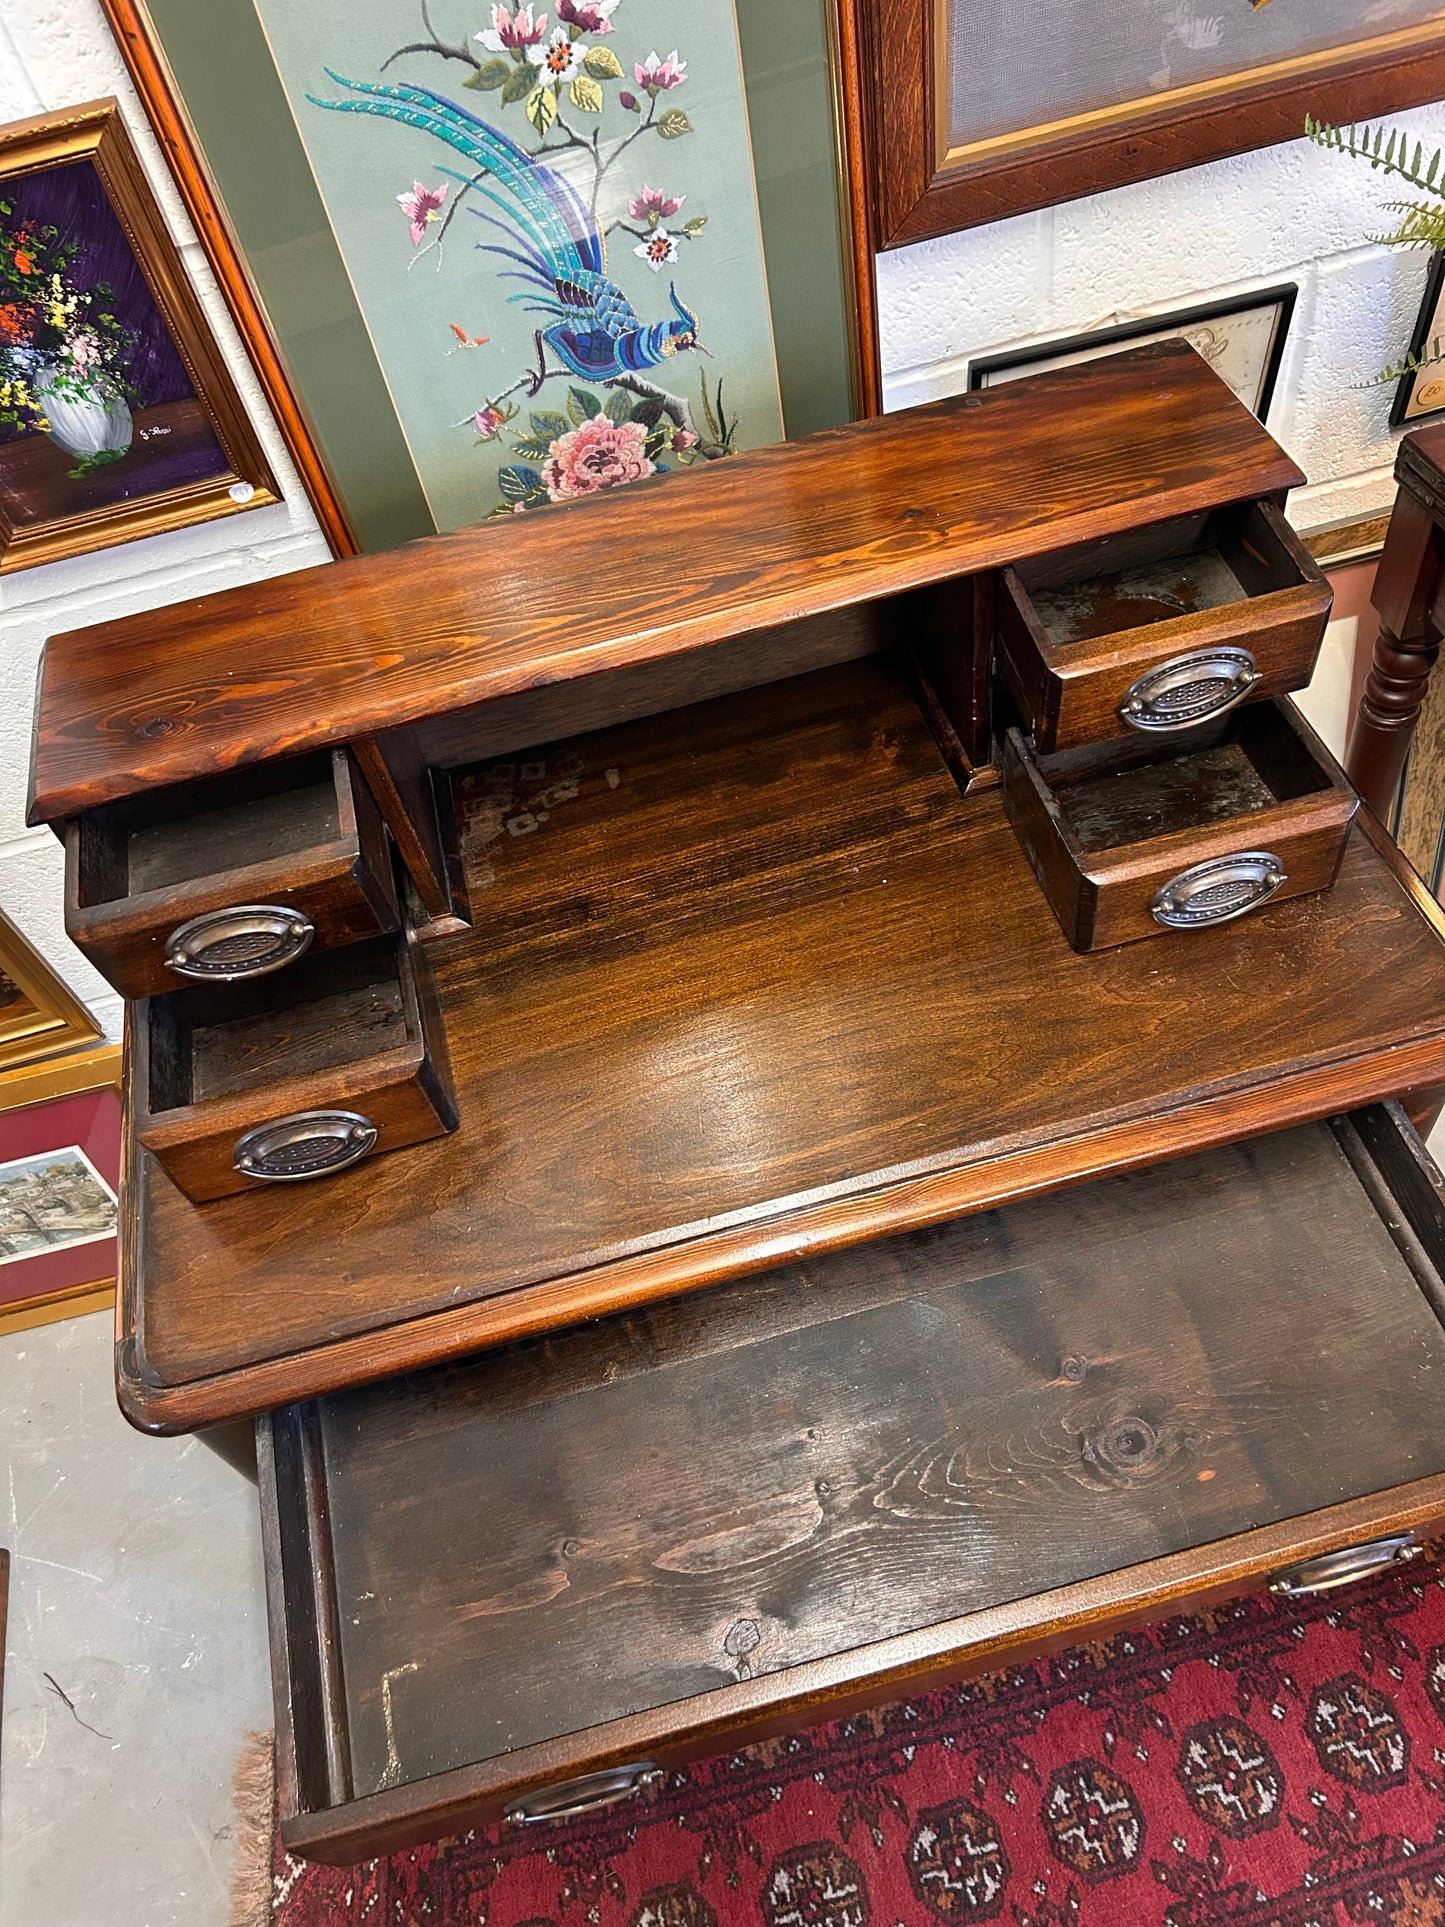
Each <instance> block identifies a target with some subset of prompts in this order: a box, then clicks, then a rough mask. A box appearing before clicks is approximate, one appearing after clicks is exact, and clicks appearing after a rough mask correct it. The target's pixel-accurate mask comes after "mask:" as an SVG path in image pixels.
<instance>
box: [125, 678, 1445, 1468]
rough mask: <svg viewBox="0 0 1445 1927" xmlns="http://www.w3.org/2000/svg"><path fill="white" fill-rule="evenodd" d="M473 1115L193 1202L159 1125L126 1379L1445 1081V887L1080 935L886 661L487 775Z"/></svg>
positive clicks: (133, 1292)
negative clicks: (309, 1174) (1433, 892)
mask: <svg viewBox="0 0 1445 1927" xmlns="http://www.w3.org/2000/svg"><path fill="white" fill-rule="evenodd" d="M457 801H458V813H459V819H460V823H461V828H462V851H463V860H464V861H465V863H466V864H467V866H468V870H469V882H470V886H471V894H472V903H473V907H474V910H475V912H476V927H475V929H473V930H469V931H466V932H464V933H462V934H461V935H459V936H456V937H447V938H444V939H442V940H440V941H439V942H436V943H434V944H432V945H430V946H429V947H428V954H429V955H430V957H431V958H432V960H433V963H434V965H435V970H436V978H437V984H438V989H439V992H440V996H441V1001H442V1007H443V1010H444V1013H445V1018H446V1024H447V1030H448V1035H449V1039H450V1047H451V1056H452V1062H453V1066H454V1070H455V1074H456V1084H457V1097H458V1105H459V1110H460V1114H461V1120H462V1121H461V1126H460V1128H459V1129H458V1130H457V1131H456V1132H455V1133H454V1134H453V1135H452V1136H450V1137H447V1138H443V1139H437V1140H434V1141H432V1142H430V1143H426V1144H421V1145H417V1146H414V1147H412V1148H410V1149H407V1150H398V1151H394V1152H391V1153H390V1154H389V1155H387V1156H385V1157H379V1158H375V1159H371V1160H367V1161H365V1162H363V1163H362V1164H360V1165H358V1166H356V1167H355V1169H354V1170H351V1171H348V1172H345V1173H342V1174H340V1175H338V1176H336V1177H333V1178H328V1179H326V1180H324V1181H322V1182H319V1183H317V1184H313V1185H300V1186H290V1185H286V1186H278V1187H276V1188H275V1189H272V1190H267V1191H253V1192H248V1193H245V1194H243V1195H241V1196H238V1197H233V1198H224V1199H220V1200H218V1201H216V1202H214V1203H211V1204H207V1205H203V1206H199V1207H198V1206H196V1205H193V1204H191V1203H190V1202H189V1201H188V1200H187V1199H186V1198H185V1197H183V1196H182V1195H181V1193H180V1192H179V1191H178V1190H176V1188H175V1187H174V1185H173V1184H172V1183H171V1182H170V1180H169V1179H168V1178H167V1177H166V1175H165V1173H164V1171H163V1170H162V1169H161V1168H160V1166H159V1165H158V1164H156V1163H155V1162H154V1161H153V1160H152V1159H151V1158H150V1157H149V1156H148V1155H146V1154H145V1153H142V1152H140V1151H139V1150H138V1149H135V1148H134V1147H133V1153H132V1155H133V1164H132V1168H131V1171H130V1172H129V1174H128V1179H127V1183H128V1193H127V1195H128V1196H129V1197H130V1198H131V1199H132V1200H133V1206H134V1208H133V1209H132V1210H130V1211H129V1212H128V1213H127V1219H128V1223H127V1227H126V1242H125V1245H124V1248H123V1254H122V1342H121V1353H120V1361H119V1362H120V1380H121V1389H122V1398H123V1402H124V1403H125V1405H126V1408H127V1411H128V1412H129V1414H130V1415H131V1416H132V1418H133V1419H134V1420H135V1421H136V1422H137V1423H138V1424H141V1425H143V1426H147V1427H154V1428H156V1429H163V1430H172V1429H186V1428H187V1427H190V1426H193V1425H199V1424H205V1423H209V1422H212V1421H215V1420H219V1419H223V1418H226V1417H230V1416H237V1415H239V1414H240V1413H242V1412H247V1411H258V1410H262V1409H265V1408H266V1407H268V1406H271V1405H275V1404H279V1403H283V1402H285V1401H288V1400H290V1399H294V1398H304V1397H310V1396H313V1395H315V1394H316V1393H318V1392H322V1391H326V1390H329V1389H332V1388H334V1387H336V1386H339V1385H344V1384H348V1383H356V1382H359V1381H361V1380H365V1379H371V1378H378V1377H383V1376H387V1375H389V1374H392V1373H395V1372H400V1371H404V1370H408V1369H411V1368H413V1367H415V1366H418V1365H422V1364H426V1363H429V1362H433V1361H436V1360H439V1359H442V1358H446V1357H454V1356H457V1355H459V1354H460V1353H463V1352H466V1351H469V1350H473V1349H476V1348H478V1347H481V1346H485V1345H488V1344H492V1343H496V1342H500V1341H501V1340H503V1339H505V1338H508V1337H512V1336H516V1335H520V1334H522V1333H525V1332H528V1331H531V1332H536V1331H541V1330H550V1329H556V1328H558V1327H561V1326H564V1325H569V1324H573V1323H576V1322H577V1321H578V1320H579V1319H583V1318H587V1317H590V1316H595V1315H597V1314H598V1313H601V1312H604V1311H608V1310H618V1309H620V1308H623V1307H625V1306H628V1305H632V1304H638V1303H641V1302H644V1301H647V1300H651V1299H658V1298H662V1297H665V1296H670V1295H674V1294H676V1293H678V1292H683V1291H687V1290H689V1289H691V1288H693V1287H695V1286H698V1285H701V1284H706V1283H709V1282H711V1281H713V1280H714V1279H717V1278H721V1277H727V1276H732V1275H737V1274H740V1273H744V1272H747V1271H749V1270H758V1269H763V1268H766V1267H768V1266H772V1265H777V1264H781V1263H785V1262H788V1261H790V1260H793V1259H797V1258H800V1257H806V1256H808V1255H809V1254H810V1253H815V1252H820V1251H824V1250H828V1249H833V1248H838V1247H841V1246H843V1245H847V1244H850V1243H856V1242H860V1241H863V1240H866V1239H870V1238H877V1237H881V1236H884V1235H887V1234H889V1233H892V1232H895V1231H901V1230H905V1229H908V1228H909V1227H910V1226H914V1225H920V1224H926V1223H935V1222H938V1221H940V1220H942V1219H945V1218H949V1217H953V1216H956V1215H958V1214H960V1213H962V1212H964V1211H968V1210H972V1209H977V1208H980V1207H983V1206H987V1205H991V1204H994V1203H998V1202H1002V1201H1003V1200H1005V1199H1007V1198H1009V1197H1017V1196H1021V1195H1026V1194H1028V1193H1029V1192H1031V1191H1036V1190H1040V1189H1047V1188H1051V1187H1056V1186H1058V1185H1060V1184H1063V1183H1067V1182H1070V1181H1071V1180H1073V1179H1077V1178H1083V1177H1088V1176H1091V1175H1093V1174H1095V1173H1097V1172H1100V1171H1103V1170H1108V1169H1111V1168H1121V1167H1126V1166H1131V1165H1137V1164H1140V1163H1145V1162H1153V1161H1156V1160H1158V1159H1160V1158H1164V1157H1167V1156H1169V1155H1171V1154H1174V1153H1178V1152H1180V1151H1183V1150H1188V1149H1193V1148H1198V1147H1200V1146H1202V1145H1204V1144H1207V1143H1212V1142H1222V1141H1225V1140H1227V1139H1230V1138H1236V1137H1239V1136H1242V1135H1252V1134H1254V1133H1257V1132H1261V1131H1267V1130H1272V1129H1276V1128H1278V1127H1280V1126H1282V1125H1285V1124H1289V1123H1293V1122H1296V1121H1298V1120H1299V1119H1301V1118H1304V1117H1309V1116H1320V1115H1323V1114H1325V1113H1326V1112H1329V1111H1332V1110H1337V1109H1346V1108H1350V1107H1352V1106H1354V1105H1357V1104H1360V1103H1364V1102H1368V1101H1371V1100H1372V1099H1375V1098H1378V1097H1382V1096H1387V1095H1391V1094H1393V1093H1396V1092H1398V1091H1400V1090H1408V1089H1410V1088H1413V1087H1415V1086H1418V1085H1427V1084H1430V1083H1432V1082H1437V1081H1441V1080H1445V944H1442V938H1441V930H1442V918H1441V913H1440V912H1439V910H1438V908H1437V907H1436V906H1435V905H1433V904H1432V903H1431V902H1430V900H1429V898H1428V896H1427V895H1426V893H1425V891H1424V889H1423V886H1421V885H1420V884H1419V883H1418V881H1417V880H1416V879H1414V878H1413V877H1412V876H1411V874H1410V873H1409V872H1408V871H1406V870H1405V869H1404V867H1403V865H1402V864H1401V862H1400V859H1399V857H1398V853H1396V852H1393V851H1392V850H1391V849H1390V848H1389V846H1388V842H1387V840H1386V839H1385V838H1384V836H1383V833H1382V832H1380V831H1378V829H1377V828H1376V827H1375V826H1373V824H1372V823H1371V824H1370V825H1369V826H1367V827H1365V828H1357V829H1356V830H1355V831H1354V833H1353V834H1352V837H1351V840H1350V845H1349V848H1348V850H1347V851H1346V855H1345V860H1344V865H1343V868H1342V870H1341V872H1340V876H1339V880H1338V882H1337V884H1336V886H1335V888H1334V889H1332V890H1330V891H1328V892H1325V893H1323V894H1321V895H1316V896H1309V897H1303V898H1300V899H1297V900H1295V901H1293V902H1288V903H1283V904H1278V905H1275V906H1272V907H1271V908H1270V909H1269V910H1268V911H1267V912H1266V913H1265V914H1263V915H1261V916H1259V917H1256V918H1248V919H1245V920H1243V921H1242V922H1237V923H1233V924H1230V925H1228V926H1225V927H1223V928H1221V929H1218V930H1210V931H1197V932H1190V933H1187V934H1184V935H1171V936H1168V937H1163V938H1160V939H1158V940H1155V941H1152V942H1146V943H1137V944H1132V945H1129V946H1127V947H1125V948H1123V949H1120V950H1112V951H1103V952H1099V953H1097V954H1095V955H1092V956H1078V955H1076V954H1075V953H1074V952H1073V951H1071V950H1070V948H1069V946H1068V944H1067V943H1066V941H1065V939H1064V937H1063V936H1062V934H1061V932H1060V930H1059V928H1058V925H1057V923H1056V922H1055V921H1054V917H1053V914H1052V912H1051V911H1050V909H1049V907H1048V904H1047V903H1046V902H1045V900H1044V898H1043V896H1042V894H1041V893H1040V891H1039V889H1038V886H1037V884H1036V883H1035V881H1034V878H1033V875H1032V872H1031V871H1030V869H1029V866H1028V863H1027V861H1026V859H1025V858H1024V856H1023V854H1022V852H1021V851H1020V849H1019V847H1018V844H1017V842H1016V840H1015V838H1014V836H1013V833H1012V831H1011V830H1010V828H1009V826H1008V823H1007V821H1006V819H1005V817H1004V814H1003V809H1002V805H1001V801H1000V795H999V792H998V791H997V790H996V789H995V790H991V791H984V792H981V793H975V794H973V795H971V796H968V797H962V796H960V795H959V793H958V790H957V787H956V785H955V784H954V782H953V779H952V778H951V777H950V776H949V774H948V772H947V770H946V769H945V768H944V766H943V764H942V762H941V760H940V758H939V754H938V750H937V747H936V745H935V743H934V740H933V737H932V735H931V733H930V731H929V730H928V728H927V725H926V724H925V723H924V721H923V719H922V717H921V716H920V714H919V712H918V710H917V708H916V707H915V706H914V704H913V701H912V699H911V697H910V695H909V693H908V691H907V689H906V687H905V686H904V685H903V684H902V682H901V681H900V680H899V679H898V678H897V676H896V675H895V674H893V673H892V672H891V671H890V670H889V668H888V667H887V665H886V664H885V663H883V662H882V661H880V660H878V659H874V660H872V661H868V662H857V663H851V664H847V665H845V666H843V667H841V668H836V669H829V670H823V671H820V672H817V673H815V674H813V675H809V676H804V677H798V678H796V679H794V680H792V681H791V682H784V683H777V684H773V685H770V686H769V687H767V688H765V689H760V690H752V691H747V692H744V693H743V694H741V695H736V696H730V697H726V698H723V699H720V700H718V701H715V702H712V703H708V704H703V705H698V706H696V707H695V708H693V709H691V710H679V711H674V712H672V713H671V714H669V715H666V716H661V717H655V718H652V719H649V720H646V721H643V722H640V723H633V724H628V725H624V726H621V727H618V728H614V729H609V730H606V731H602V732H598V733H597V734H594V735H592V736H588V737H582V738H576V739H573V740H572V741H571V742H568V743H563V744H558V745H553V746H551V747H550V748H546V749H542V750H538V751H536V752H529V756H528V759H526V760H525V761H522V760H516V761H512V762H508V763H501V764H494V765H491V766H489V767H483V768H479V769H478V770H476V771H475V772H474V773H471V774H469V775H467V776H465V777H462V778H460V779H459V780H458V783H457Z"/></svg>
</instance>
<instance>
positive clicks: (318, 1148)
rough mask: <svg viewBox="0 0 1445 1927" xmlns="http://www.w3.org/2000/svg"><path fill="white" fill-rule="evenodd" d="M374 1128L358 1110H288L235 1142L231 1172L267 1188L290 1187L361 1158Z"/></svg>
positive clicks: (373, 1138)
mask: <svg viewBox="0 0 1445 1927" xmlns="http://www.w3.org/2000/svg"><path fill="white" fill-rule="evenodd" d="M377 1135H378V1133H377V1129H376V1126H375V1125H374V1124H373V1123H372V1121H371V1119H370V1118H369V1117H363V1116H362V1115H361V1113H360V1112H359V1111H293V1112H292V1114H291V1115H290V1116H289V1117H278V1118H273V1119H272V1121H271V1122H270V1123H269V1124H257V1125H255V1126H253V1127H252V1129H251V1130H249V1131H245V1132H243V1133H242V1134H241V1136H240V1137H238V1138H237V1139H236V1144H235V1148H234V1150H233V1151H232V1154H231V1168H232V1170H234V1171H239V1172H240V1173H241V1175H242V1176H243V1177H247V1178H266V1179H269V1180H270V1182H271V1183H273V1184H295V1183H296V1182H297V1180H298V1179H300V1178H321V1177H325V1176H326V1175H327V1174H328V1172H331V1171H344V1170H345V1169H346V1167H347V1165H348V1164H355V1163H356V1161H357V1159H358V1158H364V1157H365V1156H366V1154H367V1152H368V1151H369V1150H370V1149H371V1147H372V1146H373V1145H374V1144H375V1143H376V1140H377Z"/></svg>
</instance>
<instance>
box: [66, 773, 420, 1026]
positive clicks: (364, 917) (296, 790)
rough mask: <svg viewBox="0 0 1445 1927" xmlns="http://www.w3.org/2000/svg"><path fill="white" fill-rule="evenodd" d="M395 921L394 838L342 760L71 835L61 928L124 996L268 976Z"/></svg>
mask: <svg viewBox="0 0 1445 1927" xmlns="http://www.w3.org/2000/svg"><path fill="white" fill-rule="evenodd" d="M399 921H400V911H399V909H398V905H397V895H396V882H395V877H394V872H393V866H392V860H391V850H390V846H389V844H388V841H387V834H386V825H385V824H384V823H383V822H382V819H381V813H380V811H379V810H378V809H377V807H376V804H375V802H374V801H373V799H372V796H371V792H370V791H369V790H368V789H367V787H366V783H365V781H364V779H363V777H362V775H361V772H360V770H359V769H358V768H357V766H356V763H355V760H354V759H353V757H352V756H351V753H350V752H349V751H348V750H344V749H338V750H329V751H323V752H321V753H320V754H318V755H315V756H306V757H299V758H296V759H294V760H292V761H288V762H284V763H270V764H262V765H259V766H258V767H256V768H254V769H247V770H236V771H233V772H232V773H231V774H229V775H227V776H218V777H214V778H212V779H210V780H208V781H206V782H203V783H188V784H186V785H185V786H184V788H180V789H168V790H156V791H152V792H150V793H148V794H146V795H142V796H137V797H132V798H128V799H127V800H126V801H125V802H123V803H112V804H109V805H107V806H106V807H105V808H104V809H99V810H91V811H89V812H88V813H87V814H86V815H85V816H82V817H80V818H78V819H76V820H74V821H72V822H70V823H69V824H67V826H66V832H65V927H66V929H67V931H68V932H69V933H70V936H71V937H72V938H73V940H74V941H75V942H76V943H77V944H79V946H80V948H81V949H82V950H83V951H84V952H85V954H86V955H87V956H88V957H89V958H90V960H91V962H92V963H93V964H94V965H95V967H96V969H97V970H99V971H100V972H101V973H102V975H103V976H105V977H108V978H109V980H110V981H111V983H113V984H114V985H115V987H116V989H117V990H119V991H121V992H123V993H124V995H126V996H127V997H149V996H153V995H154V994H155V993H156V992H158V991H165V990H170V989H173V988H174V987H175V986H176V985H178V984H180V983H182V982H184V981H186V980H188V979H189V980H192V981H197V982H211V983H215V982H221V981H224V982H233V981H235V980H237V979H241V978H247V977H260V976H264V975H267V974H268V973H269V972H271V971H274V970H279V969H281V968H282V967H283V966H284V965H287V964H290V963H293V962H294V961H295V960H296V959H297V958H298V957H300V956H303V955H304V954H305V953H306V952H307V951H308V950H312V949H315V950H324V949H328V948H330V947H331V946H333V945H337V944H347V943H356V942H358V941H360V940H361V939H363V938H366V937H374V936H376V935H377V934H378V933H379V932H382V931H388V930H395V929H396V927H397V924H398V922H399Z"/></svg>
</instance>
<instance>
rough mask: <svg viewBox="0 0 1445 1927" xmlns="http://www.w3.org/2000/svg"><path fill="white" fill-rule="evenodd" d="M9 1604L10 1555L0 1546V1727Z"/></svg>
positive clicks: (1, 1724) (1, 1721)
mask: <svg viewBox="0 0 1445 1927" xmlns="http://www.w3.org/2000/svg"><path fill="white" fill-rule="evenodd" d="M9 1604H10V1554H9V1553H8V1552H7V1551H6V1549H5V1547H4V1546H0V1726H3V1724H4V1720H5V1625H6V1619H7V1617H8V1610H9Z"/></svg>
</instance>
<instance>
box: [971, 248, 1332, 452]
mask: <svg viewBox="0 0 1445 1927" xmlns="http://www.w3.org/2000/svg"><path fill="white" fill-rule="evenodd" d="M1298 293H1299V289H1298V288H1297V287H1296V285H1295V284H1294V282H1292V281H1291V282H1288V283H1286V284H1285V285H1283V286H1281V287H1277V288H1263V289H1261V290H1260V291H1259V292H1258V293H1256V294H1245V295H1238V296H1236V297H1235V298H1234V299H1233V300H1231V301H1212V302H1207V303H1205V304H1204V305H1203V306H1201V307H1197V308H1181V309H1179V310H1178V311H1177V312H1175V313H1173V314H1162V315H1149V316H1146V317H1141V318H1139V319H1137V320H1131V321H1122V322H1118V323H1116V324H1115V325H1114V326H1112V327H1107V328H1091V329H1089V330H1087V331H1086V332H1085V333H1083V334H1077V335H1071V336H1069V337H1068V338H1067V339H1065V340H1060V341H1046V342H1034V343H1032V344H1031V345H1030V346H1029V347H1027V348H1014V349H1007V350H1005V351H1003V352H1002V353H1000V354H995V355H980V356H979V357H978V358H977V359H976V360H974V361H971V362H970V363H969V365H968V385H969V387H970V388H975V389H976V388H996V387H997V386H998V385H999V384H1000V383H1001V382H1006V381H1018V380H1020V379H1022V377H1024V376H1025V375H1041V374H1043V373H1044V372H1045V370H1047V369H1050V368H1071V367H1073V366H1074V365H1075V364H1076V363H1078V362H1082V361H1098V360H1100V359H1101V358H1102V357H1103V356H1105V355H1114V354H1119V353H1121V352H1122V351H1123V350H1124V349H1126V348H1141V347H1143V345H1144V343H1145V342H1148V341H1175V340H1181V339H1182V340H1184V341H1187V342H1188V343H1189V345H1190V346H1191V347H1192V348H1194V349H1196V350H1197V352H1198V353H1199V354H1201V355H1203V357H1204V359H1205V360H1206V361H1207V362H1208V363H1209V365H1210V366H1211V367H1212V368H1213V370H1214V372H1215V373H1216V374H1217V375H1218V376H1219V377H1220V379H1221V380H1222V381H1225V382H1227V383H1228V384H1229V386H1230V387H1231V388H1232V389H1233V390H1234V392H1235V394H1236V395H1238V397H1239V399H1240V400H1241V401H1242V402H1243V403H1244V405H1245V407H1246V408H1249V409H1252V410H1253V412H1254V413H1255V414H1256V415H1258V417H1259V419H1260V420H1261V421H1266V420H1267V419H1268V417H1269V404H1270V398H1271V396H1272V395H1273V394H1274V385H1275V381H1276V379H1277V377H1278V375H1279V367H1280V362H1281V361H1282V359H1283V357H1284V344H1285V339H1286V337H1287V336H1288V334H1289V324H1290V318H1291V316H1292V315H1293V313H1294V304H1295V297H1296V295H1297V294H1298Z"/></svg>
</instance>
